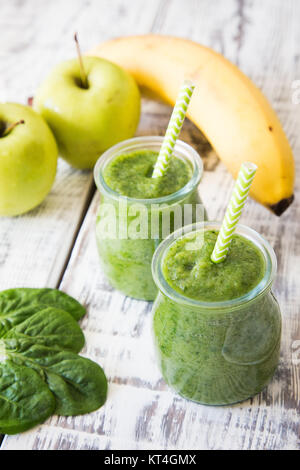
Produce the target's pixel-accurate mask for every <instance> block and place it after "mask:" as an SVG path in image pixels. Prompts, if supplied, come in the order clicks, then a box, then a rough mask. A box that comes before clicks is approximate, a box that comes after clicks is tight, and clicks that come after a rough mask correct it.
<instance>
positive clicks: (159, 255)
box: [152, 221, 277, 310]
mask: <svg viewBox="0 0 300 470" xmlns="http://www.w3.org/2000/svg"><path fill="white" fill-rule="evenodd" d="M220 227H221V222H216V221H213V222H199V223H194V224H191V225H186V226H185V227H182V228H180V229H178V230H176V231H175V232H173V233H171V234H170V235H169V236H168V237H166V238H165V239H164V240H163V241H162V242H161V243H160V245H159V246H158V247H157V249H156V250H155V253H154V255H153V258H152V275H153V279H154V282H155V284H156V286H157V288H158V289H159V291H161V292H162V293H163V294H165V295H166V296H167V297H169V298H171V299H172V300H173V301H174V302H176V303H181V304H184V305H188V306H191V307H198V308H203V310H204V309H205V310H208V309H210V310H224V309H226V310H227V309H229V310H234V309H235V308H238V307H240V306H241V305H243V304H246V303H248V302H251V301H253V300H256V299H257V297H258V296H261V295H262V294H263V293H264V292H266V291H267V290H268V289H269V288H270V287H271V285H272V283H273V281H274V278H275V275H276V271H277V259H276V255H275V252H274V250H273V248H272V247H271V245H270V244H269V242H268V241H267V240H266V239H265V238H264V237H263V236H262V235H260V234H259V233H258V232H256V231H255V230H253V229H252V228H250V227H247V226H246V225H242V224H238V225H237V227H236V230H235V233H236V234H239V235H242V236H244V237H245V238H247V239H248V240H250V241H252V242H253V243H254V244H255V245H256V247H257V248H259V250H260V251H261V253H262V255H263V256H264V260H265V263H266V270H265V275H264V277H263V278H262V279H261V281H260V282H259V283H258V284H257V285H256V286H255V287H254V288H253V289H252V290H251V291H249V292H247V294H244V295H243V296H241V297H236V298H235V299H232V300H225V301H217V302H204V301H200V300H196V299H191V298H189V297H186V296H184V295H182V294H180V293H179V292H177V291H176V290H174V289H173V288H172V287H171V286H170V285H169V284H168V283H167V281H166V280H165V278H164V275H163V272H162V264H163V261H164V256H165V254H166V253H167V250H168V248H169V247H170V246H171V245H172V244H173V243H175V241H176V240H177V239H179V238H181V237H184V236H185V235H186V234H188V233H191V232H193V231H198V230H200V229H203V228H204V229H205V230H219V229H220Z"/></svg>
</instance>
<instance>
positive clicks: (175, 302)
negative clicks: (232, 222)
mask: <svg viewBox="0 0 300 470" xmlns="http://www.w3.org/2000/svg"><path fill="white" fill-rule="evenodd" d="M220 227H221V224H220V223H217V222H204V223H202V224H193V225H191V226H189V227H185V228H184V233H191V232H192V231H195V230H219V229H220ZM236 233H237V234H239V235H242V236H243V237H245V238H247V239H248V240H250V241H251V242H252V243H254V244H255V245H256V247H257V248H259V250H260V251H261V253H262V255H263V257H264V260H265V274H264V277H263V279H262V280H261V281H260V282H259V284H258V285H257V286H256V287H255V288H254V289H252V290H251V291H250V292H248V293H247V294H246V295H244V296H242V297H239V298H235V299H233V300H227V301H223V302H201V301H199V300H195V299H190V298H187V297H185V296H183V295H181V294H180V293H178V292H176V291H175V290H174V289H172V288H171V287H170V285H169V284H168V283H167V282H166V280H165V278H164V275H163V271H162V265H163V262H164V256H165V255H166V253H167V252H168V249H169V247H170V246H171V245H172V243H174V242H175V240H176V238H178V237H180V236H181V235H182V232H181V231H177V232H175V233H173V234H172V235H170V236H169V237H168V238H166V239H165V240H164V241H163V242H162V243H161V245H160V246H159V247H158V248H157V250H156V252H155V254H154V257H153V263H152V273H153V279H154V281H155V283H156V285H157V287H158V289H159V293H158V296H157V298H156V300H155V303H154V305H153V333H154V341H155V345H156V351H157V356H158V361H159V364H160V369H161V372H162V375H163V377H164V379H165V381H166V382H167V384H168V385H169V386H170V387H172V388H173V389H174V390H175V391H176V392H178V393H179V394H180V395H182V396H183V397H185V398H188V399H190V400H193V401H195V402H198V403H202V404H206V405H227V404H233V403H237V402H240V401H243V400H246V399H247V398H249V397H251V396H253V395H255V394H257V393H259V392H260V391H261V390H262V389H263V388H264V387H265V386H266V385H267V384H268V382H269V381H270V380H271V378H272V376H273V374H274V371H275V369H276V367H277V364H278V360H279V349H280V336H281V314H280V309H279V306H278V303H277V301H276V299H275V297H274V295H273V293H272V291H271V287H272V283H273V280H274V277H275V274H276V267H277V263H276V256H275V253H274V251H273V249H272V248H271V246H270V245H269V243H268V242H267V241H266V240H265V239H264V238H263V237H262V236H261V235H259V234H258V233H257V232H255V231H254V230H252V229H250V228H248V227H246V226H243V225H238V226H237V229H236Z"/></svg>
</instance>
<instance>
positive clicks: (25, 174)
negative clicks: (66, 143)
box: [0, 103, 58, 216]
mask: <svg viewBox="0 0 300 470" xmlns="http://www.w3.org/2000/svg"><path fill="white" fill-rule="evenodd" d="M21 120H24V123H19V121H21ZM15 123H19V124H17V125H16V126H15V127H14V124H15ZM57 154H58V151H57V145H56V142H55V139H54V137H53V134H52V132H51V130H50V129H49V127H48V125H47V124H46V122H45V121H44V119H43V118H42V117H41V116H40V115H39V114H38V113H36V112H35V111H33V110H32V109H31V108H29V107H28V106H23V105H21V104H15V103H0V215H4V216H7V215H8V216H11V215H19V214H22V213H24V212H27V211H29V210H30V209H32V208H33V207H35V206H37V205H38V204H39V203H40V202H41V201H42V200H43V199H44V198H45V196H46V195H47V194H48V192H49V191H50V189H51V186H52V184H53V181H54V178H55V173H56V165H57Z"/></svg>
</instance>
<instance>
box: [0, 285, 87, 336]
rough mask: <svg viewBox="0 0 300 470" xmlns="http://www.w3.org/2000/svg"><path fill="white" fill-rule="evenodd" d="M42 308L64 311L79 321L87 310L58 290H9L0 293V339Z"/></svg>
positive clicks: (27, 288)
mask: <svg viewBox="0 0 300 470" xmlns="http://www.w3.org/2000/svg"><path fill="white" fill-rule="evenodd" d="M42 306H44V307H55V308H58V309H61V310H64V311H66V312H68V313H69V314H70V315H71V316H72V317H73V318H74V319H75V320H77V321H78V320H80V318H82V317H83V315H84V314H85V308H84V307H83V306H82V305H81V304H80V303H79V302H77V300H75V299H73V298H72V297H70V296H69V295H67V294H65V293H64V292H61V291H59V290H57V289H50V288H41V289H35V288H29V287H24V288H19V289H7V290H4V291H2V292H0V337H1V336H2V335H3V334H4V333H5V332H6V331H8V330H9V329H10V328H12V327H13V326H15V325H17V324H18V323H21V322H22V321H24V320H26V318H28V317H30V316H31V315H34V314H35V313H36V312H38V311H40V310H41V307H42Z"/></svg>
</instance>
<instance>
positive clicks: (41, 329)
mask: <svg viewBox="0 0 300 470" xmlns="http://www.w3.org/2000/svg"><path fill="white" fill-rule="evenodd" d="M3 338H6V339H12V338H15V339H25V338H27V339H28V338H30V339H34V341H35V342H37V343H40V344H44V345H45V346H50V347H51V346H54V347H59V348H62V349H68V350H71V351H73V352H79V351H80V350H81V349H82V348H83V346H84V336H83V333H82V331H81V328H80V327H79V325H78V323H77V322H76V321H75V320H74V319H73V318H72V317H71V315H69V314H68V313H66V312H64V311H63V310H58V309H57V308H53V307H46V308H45V309H43V310H40V311H39V312H37V313H35V314H34V315H32V316H31V317H29V318H27V320H25V321H23V322H22V323H20V324H19V325H16V326H15V327H14V328H12V329H11V330H10V331H8V332H7V333H6V334H5V335H4V336H3Z"/></svg>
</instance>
